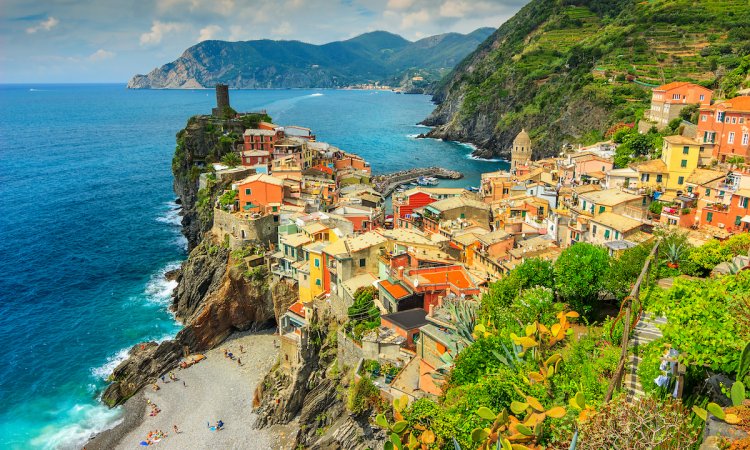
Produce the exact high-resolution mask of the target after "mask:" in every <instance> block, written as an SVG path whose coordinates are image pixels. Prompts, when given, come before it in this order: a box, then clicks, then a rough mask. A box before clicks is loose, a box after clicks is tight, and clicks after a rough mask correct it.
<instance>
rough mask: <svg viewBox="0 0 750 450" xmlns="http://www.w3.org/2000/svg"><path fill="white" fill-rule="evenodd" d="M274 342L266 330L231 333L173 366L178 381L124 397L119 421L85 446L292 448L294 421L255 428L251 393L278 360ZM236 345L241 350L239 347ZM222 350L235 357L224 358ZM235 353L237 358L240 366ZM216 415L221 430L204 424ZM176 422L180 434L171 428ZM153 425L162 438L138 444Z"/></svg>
mask: <svg viewBox="0 0 750 450" xmlns="http://www.w3.org/2000/svg"><path fill="white" fill-rule="evenodd" d="M277 341H278V337H277V336H275V335H273V334H272V332H270V331H265V332H258V333H236V334H234V335H232V336H231V337H230V338H229V339H228V340H227V341H226V342H224V343H223V344H222V345H221V346H219V347H218V348H215V349H213V350H211V351H209V352H207V353H206V354H205V355H206V359H204V360H203V361H200V362H199V363H197V364H195V365H193V366H192V367H189V368H187V369H182V370H175V371H174V375H175V377H176V378H177V380H176V381H170V379H169V376H165V377H164V380H165V382H162V381H161V380H159V381H158V383H157V385H158V386H159V388H160V389H159V390H158V391H153V389H152V388H151V387H150V386H147V387H145V388H144V389H142V390H141V392H140V393H139V394H137V395H135V396H134V397H133V398H131V399H130V400H128V402H126V404H125V414H124V416H123V423H122V424H121V425H119V426H118V427H116V428H114V429H112V430H108V431H107V432H104V433H101V434H100V435H99V436H97V438H96V439H94V440H92V441H90V442H89V444H88V445H87V446H86V449H87V450H96V449H100V448H101V449H104V448H116V449H122V450H129V449H136V448H139V449H143V448H154V449H160V450H167V449H187V448H195V449H202V448H222V449H249V450H254V449H258V450H260V449H264V450H266V449H271V448H274V449H276V448H290V447H291V445H292V444H291V442H292V441H293V440H294V436H295V434H296V430H295V427H294V426H293V425H290V426H276V427H272V428H269V429H263V430H256V429H254V428H253V425H254V422H255V417H256V416H255V414H254V413H253V412H252V400H253V392H254V390H255V387H256V386H257V384H258V383H259V382H260V381H261V380H262V379H263V377H264V376H265V374H266V373H267V372H268V370H269V369H270V368H271V366H273V364H274V363H275V362H276V359H277V355H278V349H277V348H276V346H275V343H277ZM240 345H242V346H243V350H244V352H240V350H239V347H240ZM224 349H227V350H228V351H230V352H231V353H233V354H234V357H235V359H234V360H231V359H229V358H227V357H225V356H224ZM237 358H240V359H241V361H242V365H241V366H240V365H239V364H238V363H237ZM183 382H184V384H183ZM147 400H150V401H151V403H154V404H156V405H157V407H158V409H159V410H160V412H159V413H158V414H156V415H155V416H151V415H150V414H151V412H152V407H151V406H150V405H148V403H147ZM218 420H221V421H222V422H224V429H223V430H220V431H212V430H211V429H209V426H208V424H210V425H211V426H214V425H215V424H216V422H217V421H218ZM174 425H177V427H178V429H179V433H175V432H174V429H173V426H174ZM156 430H161V431H162V432H164V433H166V437H164V438H162V439H160V440H159V442H157V443H155V444H153V445H150V446H143V445H141V442H142V441H145V440H146V437H147V435H148V433H149V432H151V431H156Z"/></svg>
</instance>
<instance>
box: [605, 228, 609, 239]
mask: <svg viewBox="0 0 750 450" xmlns="http://www.w3.org/2000/svg"><path fill="white" fill-rule="evenodd" d="M604 239H609V230H604Z"/></svg>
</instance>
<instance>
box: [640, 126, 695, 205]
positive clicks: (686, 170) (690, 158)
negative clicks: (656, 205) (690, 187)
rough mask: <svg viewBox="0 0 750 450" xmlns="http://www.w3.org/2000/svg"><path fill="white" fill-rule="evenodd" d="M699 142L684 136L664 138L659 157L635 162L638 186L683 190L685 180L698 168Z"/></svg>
mask: <svg viewBox="0 0 750 450" xmlns="http://www.w3.org/2000/svg"><path fill="white" fill-rule="evenodd" d="M700 152H701V146H700V143H699V142H697V141H695V140H694V139H691V138H687V137H685V136H667V137H665V138H664V146H663V147H662V152H661V158H660V159H655V160H651V161H645V162H642V163H638V164H635V165H634V166H633V169H635V170H636V172H638V177H639V181H640V182H639V187H640V188H651V189H656V190H662V191H666V192H670V193H672V192H675V191H684V190H685V189H686V186H685V181H686V180H687V179H688V177H689V176H690V174H691V173H693V171H695V169H697V168H698V162H699V160H700V157H701V154H700Z"/></svg>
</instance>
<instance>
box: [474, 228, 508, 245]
mask: <svg viewBox="0 0 750 450" xmlns="http://www.w3.org/2000/svg"><path fill="white" fill-rule="evenodd" d="M509 237H511V236H510V234H508V233H506V232H505V231H503V230H495V231H493V232H492V233H487V234H485V235H483V236H479V240H480V241H481V242H482V243H484V244H487V245H492V244H497V243H498V242H502V241H504V240H506V239H508V238H509Z"/></svg>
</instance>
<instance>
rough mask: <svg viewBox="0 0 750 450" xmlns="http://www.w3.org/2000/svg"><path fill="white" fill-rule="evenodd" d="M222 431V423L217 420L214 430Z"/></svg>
mask: <svg viewBox="0 0 750 450" xmlns="http://www.w3.org/2000/svg"><path fill="white" fill-rule="evenodd" d="M223 429H224V422H222V421H221V419H219V421H218V422H216V430H223Z"/></svg>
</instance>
